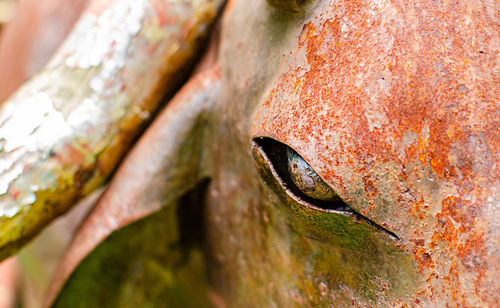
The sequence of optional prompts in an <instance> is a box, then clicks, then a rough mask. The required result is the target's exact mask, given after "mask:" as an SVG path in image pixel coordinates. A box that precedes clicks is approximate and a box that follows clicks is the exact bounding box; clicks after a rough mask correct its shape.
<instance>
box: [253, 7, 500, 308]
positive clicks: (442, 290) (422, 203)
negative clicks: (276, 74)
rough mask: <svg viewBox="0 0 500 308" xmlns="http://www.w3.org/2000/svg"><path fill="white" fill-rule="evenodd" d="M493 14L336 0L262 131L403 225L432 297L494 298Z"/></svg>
mask: <svg viewBox="0 0 500 308" xmlns="http://www.w3.org/2000/svg"><path fill="white" fill-rule="evenodd" d="M496 21H498V12H494V11H492V10H491V8H489V7H487V6H486V5H483V4H481V3H480V2H442V3H432V4H431V3H428V2H427V1H420V2H414V1H413V2H408V3H406V4H405V3H399V2H395V3H390V4H387V5H381V6H380V7H376V6H375V5H374V6H369V5H365V4H364V3H363V2H358V1H345V2H344V1H340V2H335V3H331V4H330V5H329V6H328V8H325V10H324V11H323V12H322V14H318V15H317V17H316V18H314V19H313V21H311V22H308V23H307V24H305V25H304V27H303V30H302V33H301V35H300V36H299V39H298V46H297V50H296V52H294V59H295V60H293V61H292V64H291V65H290V66H289V68H288V70H287V72H285V73H283V74H282V75H281V77H280V78H278V80H277V83H276V86H275V87H274V88H273V90H272V91H271V92H270V94H269V95H268V96H267V99H266V100H265V102H264V104H263V106H262V108H261V110H260V112H259V114H258V116H257V122H256V125H255V127H254V135H267V136H270V137H273V138H276V139H278V140H280V141H282V142H285V143H287V144H289V145H291V146H292V147H294V148H295V149H296V150H297V151H298V152H299V153H300V154H301V155H302V156H304V158H306V160H308V161H309V162H310V164H311V166H313V168H315V170H316V171H318V173H319V174H320V175H321V176H322V177H323V178H324V179H325V180H326V181H327V182H328V183H329V184H331V185H332V186H333V187H334V188H335V189H336V190H337V191H338V192H339V193H340V194H341V195H342V196H343V197H344V198H345V199H347V200H349V201H350V203H351V205H352V206H353V208H355V209H358V210H359V211H360V212H361V213H363V214H365V215H366V216H368V217H370V218H371V219H373V220H374V221H376V222H377V223H379V224H381V225H383V226H386V227H387V228H389V229H391V230H392V231H394V232H395V233H396V234H398V235H399V236H400V237H401V238H402V239H403V243H404V247H405V249H406V250H407V251H408V252H410V253H411V254H413V256H414V258H415V260H416V261H417V263H418V264H419V265H420V271H421V274H422V277H423V280H424V281H425V286H424V287H422V288H421V289H420V291H419V292H420V294H421V296H422V298H426V300H435V301H436V303H441V304H444V303H446V302H455V303H458V304H464V305H477V304H479V303H489V304H491V305H492V306H494V305H493V304H494V303H497V304H498V301H499V300H500V298H499V295H498V292H497V291H496V290H498V289H500V285H499V280H498V279H497V278H495V277H498V275H499V274H500V273H499V270H500V269H499V267H500V248H499V246H500V245H499V240H498V239H499V235H500V224H499V218H498V217H500V206H499V204H498V197H499V196H498V191H497V190H498V186H499V180H500V177H499V170H498V160H499V150H500V136H499V134H498V127H500V117H499V114H498V96H497V95H498V92H497V91H498V90H497V85H498V83H497V81H498V79H497V76H494V74H493V73H494V71H495V65H496V59H497V57H498V31H497V30H498V23H497V22H496ZM359 189H361V190H359Z"/></svg>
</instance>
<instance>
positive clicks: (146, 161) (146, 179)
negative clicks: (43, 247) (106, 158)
mask: <svg viewBox="0 0 500 308" xmlns="http://www.w3.org/2000/svg"><path fill="white" fill-rule="evenodd" d="M219 80H220V77H219V70H218V68H217V67H214V68H213V69H210V70H208V71H204V72H201V73H199V74H198V75H197V76H196V77H193V78H192V79H191V80H190V81H189V82H188V83H187V84H186V85H185V86H184V87H183V88H182V90H181V91H180V92H179V93H178V94H177V95H176V96H175V97H174V99H173V100H172V102H170V103H169V105H168V106H167V107H166V108H165V110H163V111H162V113H161V114H160V115H159V116H158V118H157V119H156V120H155V122H154V123H153V124H152V125H151V127H150V128H149V129H148V130H147V132H146V133H145V134H144V135H143V136H142V138H141V139H140V141H139V142H138V144H137V145H136V146H135V147H134V149H133V150H132V151H131V153H130V154H129V155H128V156H127V157H126V159H125V161H124V162H123V164H122V165H121V166H120V168H119V170H118V171H117V173H116V176H115V180H113V181H112V182H111V183H110V185H109V188H108V189H107V191H106V193H105V194H104V196H103V197H102V198H101V200H100V201H99V203H98V205H97V206H96V208H95V209H94V210H93V211H92V213H91V215H89V217H88V218H87V219H86V221H85V222H84V224H83V225H82V226H81V228H80V231H79V232H78V234H77V235H76V237H75V239H74V240H73V243H72V244H71V247H70V248H69V250H68V253H67V254H66V255H65V256H64V260H63V261H62V262H61V266H60V267H59V269H58V272H57V273H56V275H55V277H54V282H53V283H52V285H51V289H50V290H49V293H48V297H47V298H48V300H47V303H52V302H53V300H54V299H55V298H56V295H57V292H59V290H60V289H61V287H62V286H63V284H64V282H65V281H66V280H67V278H68V277H69V275H70V274H71V273H72V271H73V270H74V269H75V267H76V266H77V265H78V264H79V263H80V262H81V261H82V259H83V258H85V257H86V256H87V255H88V254H89V253H90V252H91V251H92V250H93V249H95V248H96V247H97V245H98V244H99V243H100V242H101V241H103V240H104V239H106V238H107V237H108V236H109V235H110V234H111V233H112V232H113V231H115V230H117V229H120V228H123V227H124V226H126V225H128V224H130V223H131V222H134V221H136V220H138V219H141V218H143V217H145V216H147V215H149V214H151V213H153V212H155V211H158V210H159V209H160V208H162V207H165V206H169V205H170V204H171V203H172V202H173V201H175V200H177V199H178V198H179V197H180V196H182V195H183V194H184V193H185V192H186V191H187V190H189V189H191V188H193V187H194V185H196V183H198V182H199V181H200V180H201V179H203V178H206V177H207V176H208V174H207V170H206V167H205V163H204V160H205V159H208V157H205V154H203V149H204V148H206V146H207V144H206V143H205V142H206V140H207V139H208V138H204V137H206V134H207V133H208V132H207V127H208V122H207V121H208V117H209V114H208V113H209V110H210V109H211V108H212V105H213V103H214V101H215V99H216V98H217V96H218V93H219V90H220V83H219Z"/></svg>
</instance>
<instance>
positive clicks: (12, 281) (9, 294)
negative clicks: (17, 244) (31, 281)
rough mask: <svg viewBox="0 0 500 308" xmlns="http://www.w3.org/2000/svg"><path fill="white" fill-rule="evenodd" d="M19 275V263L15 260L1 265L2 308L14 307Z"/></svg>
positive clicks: (0, 290)
mask: <svg viewBox="0 0 500 308" xmlns="http://www.w3.org/2000/svg"><path fill="white" fill-rule="evenodd" d="M17 274H18V270H17V262H16V260H15V259H14V258H10V259H7V260H5V261H3V262H1V263H0V308H11V307H14V303H15V299H16V282H17Z"/></svg>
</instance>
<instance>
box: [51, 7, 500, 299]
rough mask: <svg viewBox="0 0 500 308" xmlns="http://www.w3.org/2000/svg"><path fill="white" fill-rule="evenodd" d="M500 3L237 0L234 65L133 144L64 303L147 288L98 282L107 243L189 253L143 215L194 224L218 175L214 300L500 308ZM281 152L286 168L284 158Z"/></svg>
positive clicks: (62, 286) (173, 276) (228, 31)
mask: <svg viewBox="0 0 500 308" xmlns="http://www.w3.org/2000/svg"><path fill="white" fill-rule="evenodd" d="M269 2H273V1H269ZM274 2H277V1H274ZM274 2H273V3H274ZM279 2H280V3H285V1H279ZM496 14H497V13H496V9H495V6H494V5H493V4H492V3H489V2H484V3H483V2H473V1H458V2H448V1H443V2H436V3H435V2H433V3H429V2H428V1H412V2H411V3H410V2H397V1H393V2H384V1H363V2H356V1H317V2H315V3H314V5H311V6H309V7H308V8H307V10H304V11H302V12H293V13H291V12H288V11H287V10H283V8H282V7H280V6H278V7H276V6H271V5H269V3H268V2H266V1H252V2H249V1H244V0H234V1H230V2H229V3H228V5H227V6H226V9H225V12H224V17H223V21H222V24H221V27H220V29H221V32H220V44H219V46H218V47H219V51H218V64H214V65H213V70H211V71H212V72H218V73H217V74H213V75H209V76H210V77H207V76H206V75H197V77H194V79H193V80H191V81H190V82H188V83H187V84H186V86H185V88H184V89H183V90H182V91H181V92H180V93H179V96H177V97H176V98H175V99H174V100H173V102H172V105H170V106H167V109H166V110H165V112H164V114H163V116H162V117H161V118H159V119H158V121H157V122H156V123H155V124H154V125H153V126H152V128H151V130H150V131H148V132H147V133H146V135H145V136H144V138H143V139H141V141H140V143H139V144H138V145H137V147H136V148H135V149H134V150H133V151H132V153H131V155H130V156H129V157H128V158H127V159H126V161H125V163H124V165H123V166H122V167H121V168H120V170H119V171H118V172H117V175H116V177H115V178H114V179H113V181H112V183H111V185H110V190H109V191H108V192H107V193H106V196H105V197H104V198H103V199H102V200H101V201H100V204H99V205H98V206H97V208H96V209H95V210H94V211H93V213H91V215H90V217H89V220H88V221H87V222H86V223H84V225H83V227H82V229H81V230H80V231H79V233H78V234H77V236H76V238H75V242H74V244H73V246H72V248H71V249H70V250H69V252H68V255H67V257H66V258H65V261H63V263H62V264H63V265H62V266H61V270H60V273H59V276H58V279H56V280H55V282H54V287H53V291H52V293H51V297H50V299H49V304H50V303H56V304H60V305H62V304H61V303H71V302H75V301H76V300H78V299H79V297H82V296H84V297H85V296H87V295H88V296H89V297H90V296H94V295H95V296H98V297H103V296H104V295H105V296H113V297H114V299H115V300H113V299H110V298H106V300H107V302H113V303H124V300H123V299H124V298H130V293H128V292H129V291H130V290H134V292H136V293H135V294H136V295H137V298H139V299H145V298H147V295H148V294H151V292H150V290H149V288H150V287H151V285H150V284H141V280H140V279H134V278H133V277H132V278H131V279H128V280H127V284H126V287H124V288H118V289H117V290H118V291H116V292H113V294H108V292H106V290H99V289H96V288H94V287H93V283H92V281H99V280H100V277H105V276H106V275H107V274H108V273H113V272H112V271H111V269H110V268H111V267H113V264H112V260H110V259H108V258H107V257H106V256H109V253H111V254H113V255H120V256H122V255H123V258H126V254H127V252H128V251H130V250H131V249H134V251H135V250H137V251H141V247H143V248H144V247H148V249H149V248H150V247H151V246H156V247H168V248H167V249H165V250H164V251H162V252H160V253H158V254H157V252H154V253H155V256H154V258H152V259H148V258H147V257H145V256H141V257H140V258H139V259H138V258H135V257H134V258H133V260H131V262H137V263H134V264H129V265H124V263H126V262H125V261H124V260H122V259H120V262H119V264H116V266H117V267H118V269H120V268H122V267H123V268H124V269H127V270H130V271H131V272H130V275H134V274H136V273H137V272H138V271H139V272H140V270H139V269H143V272H144V271H147V269H144V267H147V266H145V264H146V265H147V264H151V262H152V261H151V260H153V259H154V262H160V263H161V262H162V261H161V260H163V264H168V266H174V265H172V263H171V260H172V259H175V260H178V259H177V258H178V253H181V252H186V251H192V250H190V246H183V245H184V244H186V243H188V242H189V241H187V242H186V241H184V242H182V241H174V242H172V241H169V240H164V238H165V236H156V235H157V234H155V233H154V231H151V232H150V233H148V232H146V231H147V226H146V225H147V223H146V222H147V221H150V220H155V217H156V218H158V217H161V219H163V220H164V221H168V222H169V223H172V224H174V225H175V224H176V223H177V222H179V223H180V221H177V220H176V219H174V218H175V217H176V216H175V215H179V216H177V218H178V219H179V220H181V219H182V215H181V214H179V213H177V214H175V213H174V211H173V210H172V209H173V208H182V207H183V206H184V205H183V203H182V202H181V200H182V199H181V198H180V195H181V194H182V193H184V192H186V191H187V189H189V188H192V187H194V185H196V184H197V183H198V182H200V181H201V180H202V179H203V178H209V179H210V183H209V184H208V188H207V193H206V195H205V203H204V204H203V206H204V207H203V208H202V210H203V211H202V213H203V216H202V218H201V220H202V221H203V222H204V224H200V221H198V220H193V224H191V225H189V224H188V225H189V228H191V229H198V228H201V229H202V231H204V232H203V234H204V237H203V239H202V240H201V241H202V243H198V245H200V247H202V248H203V249H201V248H200V247H198V248H200V249H198V250H196V251H198V252H199V251H203V264H204V267H203V268H205V269H207V271H208V278H207V281H208V282H209V284H208V285H207V286H205V287H206V288H207V289H208V291H207V292H208V293H209V294H211V298H212V300H213V301H214V303H216V304H218V305H227V306H229V307H233V306H278V307H290V306H330V305H334V306H375V305H377V306H431V307H433V306H447V305H453V306H490V307H495V306H497V304H498V302H500V297H499V296H500V295H499V294H498V292H497V291H496V290H498V289H499V288H500V282H499V280H498V279H497V277H498V275H499V274H500V242H499V238H500V236H499V235H500V204H499V195H498V194H499V193H498V187H500V172H499V171H498V165H499V157H498V156H499V153H500V151H499V150H500V138H499V136H500V134H499V132H498V127H500V125H499V124H500V123H499V122H500V120H499V117H498V116H497V115H498V110H499V109H498V93H497V91H496V88H497V84H496V83H497V78H496V75H495V74H496V71H495V69H496V62H497V55H498V49H499V41H498V39H497V37H498V24H497V22H496V21H495V16H496ZM219 69H220V71H219ZM219 72H220V73H219ZM202 81H204V82H202ZM213 89H216V91H214V90H213ZM200 98H206V100H204V99H200ZM202 102H205V104H206V105H205V104H204V103H202ZM200 106H204V107H200ZM201 114H203V119H204V120H205V121H206V122H205V123H203V124H202V125H198V124H196V123H197V122H196V119H197V118H198V116H200V115H201ZM194 127H196V129H194V130H193V128H194ZM178 132H180V133H179V135H176V134H177V133H178ZM265 138H267V139H270V140H275V141H276V142H280V143H282V144H285V145H287V146H288V147H290V148H291V149H293V150H294V151H295V152H296V153H297V154H298V155H300V157H301V158H302V159H303V161H304V162H305V163H307V165H308V166H309V167H310V170H309V169H308V170H309V171H311V172H313V171H314V174H317V178H316V177H315V179H316V182H318V181H320V180H321V182H323V181H324V182H325V183H326V184H327V185H328V186H329V188H331V189H332V190H333V191H334V192H335V193H336V194H337V195H338V196H339V197H340V198H341V199H342V200H343V201H344V202H345V203H346V204H347V205H348V206H349V208H350V209H352V211H342V210H332V211H325V210H322V209H321V208H318V207H314V206H310V204H309V202H310V201H308V200H306V199H305V198H304V199H301V198H300V197H298V196H297V195H295V194H294V192H293V191H291V190H290V189H289V187H287V184H286V183H285V181H284V180H283V179H282V178H281V176H280V174H279V173H278V172H277V171H276V169H277V168H278V166H277V164H276V165H273V162H271V160H270V158H269V155H268V154H269V153H267V152H266V150H268V149H266V148H264V147H259V146H258V145H256V143H255V140H260V139H265ZM158 145H161V147H160V148H157V146H158ZM148 147H151V149H157V150H155V151H152V152H150V151H148ZM181 149H186V152H184V151H182V150H181ZM187 154H189V155H187ZM292 158H293V159H296V158H294V157H292ZM275 159H278V160H279V159H282V161H280V162H278V163H281V164H282V165H283V166H287V163H288V157H287V155H283V156H282V157H281V158H280V157H277V158H276V157H275ZM284 169H285V170H287V168H286V167H285V168H284ZM304 170H305V169H303V170H300V169H297V170H291V175H290V176H293V173H297V174H301V175H303V171H304ZM200 171H201V172H200ZM289 171H290V170H289ZM309 171H308V172H309ZM193 172H194V173H193ZM193 175H194V176H193ZM138 178H141V179H143V181H138V180H137V179H138ZM300 185H301V184H298V185H297V186H300ZM198 193H200V192H199V191H198ZM310 197H312V198H314V199H321V198H317V197H318V196H317V195H313V196H310ZM320 197H321V196H320ZM198 201H199V200H198ZM186 206H187V205H186ZM162 207H163V208H164V209H163V210H161V211H160V212H159V213H158V214H154V213H155V211H156V210H159V209H160V208H162ZM169 210H170V212H169ZM165 211H166V212H168V213H170V214H165V213H166V212H165ZM146 215H149V216H148V217H147V218H145V219H142V218H144V217H145V216H146ZM155 215H160V216H155ZM162 215H165V216H162ZM187 217H190V216H187ZM138 219H139V221H138V222H137V223H135V224H132V225H131V226H130V227H131V229H127V228H128V227H125V225H127V224H129V223H132V222H134V221H136V220H138ZM161 219H160V221H161ZM130 230H134V232H138V234H141V235H144V236H145V238H144V240H143V241H141V240H137V239H136V238H135V237H134V236H133V235H132V234H131V231H130ZM138 230H139V231H138ZM145 230H146V231H145ZM153 230H156V229H153ZM162 230H163V229H162ZM167 230H169V231H168V232H174V233H175V232H176V231H175V230H177V229H176V228H173V229H167ZM143 231H144V233H142V232H143ZM108 235H110V236H109V237H108ZM120 236H121V237H120ZM126 236H130V238H131V239H133V240H134V244H133V245H132V244H130V243H127V242H126V240H124V237H125V239H127V237H126ZM169 236H170V234H169ZM174 237H175V236H174ZM117 238H118V239H119V240H117ZM152 241H153V243H157V245H154V244H152V243H151V242H152ZM176 245H177V246H176ZM186 245H187V244H186ZM190 245H192V243H190ZM172 247H178V250H175V249H171V248H172ZM93 249H94V250H93ZM92 250H93V251H92ZM147 251H150V250H147ZM151 251H153V250H151ZM155 251H156V250H155ZM93 252H94V253H93ZM108 252H109V253H108ZM120 252H123V253H120ZM184 256H185V260H189V261H187V263H188V264H191V263H190V262H191V260H192V259H191V256H190V255H186V254H185V255H184ZM154 262H153V264H156V263H154ZM117 263H118V262H117ZM197 264H198V265H199V263H197ZM121 266H122V267H121ZM168 266H167V268H165V267H161V266H157V265H152V268H155V269H158V271H159V272H160V273H162V275H161V276H162V277H163V278H164V279H163V280H162V281H163V282H165V281H167V283H165V284H166V285H167V286H166V287H165V288H166V290H169V291H171V290H172V289H174V290H176V288H180V286H182V285H183V283H184V281H183V279H184V278H185V277H187V276H182V273H179V271H177V270H176V269H173V268H172V270H169V269H168ZM178 266H179V268H183V269H186V270H187V271H188V272H189V270H188V269H187V268H186V267H184V264H181V263H179V264H178ZM96 269H98V270H96ZM160 269H161V270H160ZM155 273H157V272H155ZM192 273H199V267H198V266H195V267H193V268H192ZM195 276H196V275H195ZM141 277H142V276H141ZM182 277H184V278H182ZM196 277H201V275H200V276H196ZM196 277H194V278H193V277H192V276H190V278H189V279H194V280H193V282H198V281H197V280H196ZM185 279H188V278H185ZM117 283H119V282H117ZM157 293H158V292H157ZM159 293H161V292H159ZM126 303H130V301H129V302H126Z"/></svg>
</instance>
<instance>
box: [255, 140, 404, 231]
mask: <svg viewBox="0 0 500 308" xmlns="http://www.w3.org/2000/svg"><path fill="white" fill-rule="evenodd" d="M253 143H254V146H256V147H258V148H260V149H261V150H262V152H263V154H265V156H266V158H267V160H268V164H269V168H271V169H272V170H273V171H274V172H273V173H274V174H275V177H278V178H277V180H278V182H279V183H280V184H281V186H283V189H284V190H285V191H287V192H288V193H289V194H290V195H291V196H292V197H293V198H294V199H296V200H297V201H299V202H300V203H301V204H305V205H307V206H308V207H310V208H313V209H316V210H319V211H324V212H326V213H332V214H342V213H344V214H351V215H354V216H355V217H356V218H357V219H359V220H362V221H365V222H366V223H368V224H370V225H372V226H374V227H376V228H377V229H380V230H382V231H384V232H385V233H386V234H388V235H389V237H391V238H393V239H395V240H399V237H398V236H397V235H396V234H394V233H393V232H391V231H389V230H387V229H386V228H384V227H382V226H380V225H378V224H376V223H375V222H373V221H371V220H370V219H368V218H367V217H365V216H363V215H361V214H360V213H358V212H356V211H354V210H353V209H352V208H351V207H350V206H349V205H347V204H346V203H345V202H344V201H343V200H342V199H341V198H335V199H334V200H328V201H325V200H318V199H314V198H311V197H309V196H307V195H306V194H304V193H303V192H302V191H301V190H300V189H299V188H298V187H297V186H296V185H295V184H294V182H293V180H292V178H291V175H290V172H289V171H288V166H287V149H291V148H290V147H288V146H287V145H285V144H284V143H281V142H279V141H277V140H274V139H272V138H267V137H257V138H254V139H253ZM291 150H293V149H291Z"/></svg>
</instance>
